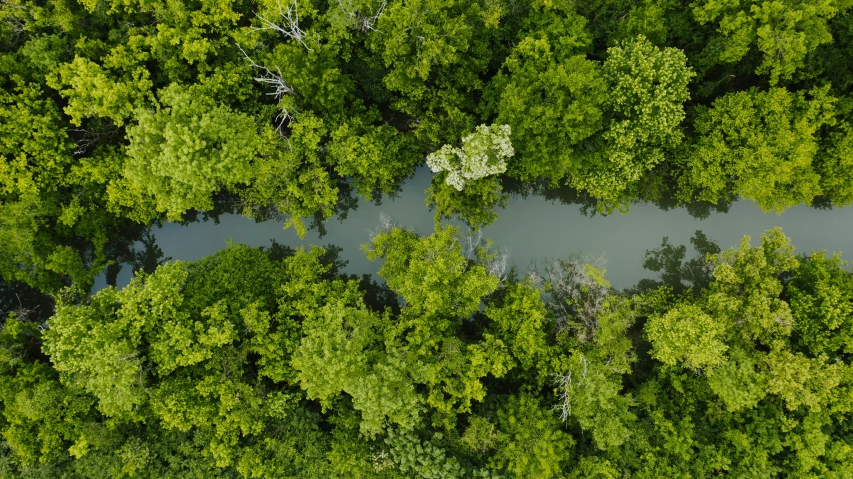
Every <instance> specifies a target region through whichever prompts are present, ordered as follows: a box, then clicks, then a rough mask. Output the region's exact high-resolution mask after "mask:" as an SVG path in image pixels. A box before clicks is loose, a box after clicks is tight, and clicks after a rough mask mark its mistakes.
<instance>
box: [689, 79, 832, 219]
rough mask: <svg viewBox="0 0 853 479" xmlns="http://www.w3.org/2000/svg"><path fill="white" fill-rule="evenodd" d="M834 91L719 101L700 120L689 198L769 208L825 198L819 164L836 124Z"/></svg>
mask: <svg viewBox="0 0 853 479" xmlns="http://www.w3.org/2000/svg"><path fill="white" fill-rule="evenodd" d="M834 103H835V99H834V98H833V97H831V96H830V95H829V94H828V90H827V89H817V90H813V91H811V92H809V94H808V96H807V95H806V94H805V93H804V92H799V93H791V92H789V91H787V90H785V89H783V88H774V89H771V90H769V91H759V90H757V89H752V90H749V91H745V92H738V93H730V94H728V95H725V96H723V97H721V98H719V99H717V100H716V101H715V102H714V104H713V108H710V109H703V110H701V111H700V113H699V115H698V116H697V118H696V123H695V128H696V133H697V134H698V140H697V142H696V144H695V146H694V147H693V148H692V149H691V151H690V152H689V153H688V154H687V156H686V158H684V159H683V160H682V162H683V163H682V168H683V176H682V178H681V188H682V195H685V197H690V196H691V195H695V197H696V198H698V199H701V200H705V201H712V202H715V201H719V200H721V199H723V200H726V199H733V197H734V196H735V195H739V196H742V197H744V198H748V199H751V200H754V201H755V202H756V203H757V204H758V205H759V206H760V207H761V208H762V209H764V210H770V209H773V210H776V211H782V210H784V209H785V208H788V207H790V206H794V205H797V204H800V203H806V204H810V203H811V202H812V200H813V199H814V198H815V196H817V195H820V194H821V186H820V184H821V178H820V176H819V175H818V173H817V172H816V171H815V169H814V166H813V163H814V162H815V156H816V154H817V151H818V146H819V144H818V139H819V131H820V128H821V127H822V126H823V125H831V124H832V123H833V122H834V119H833V116H832V115H833V105H834Z"/></svg>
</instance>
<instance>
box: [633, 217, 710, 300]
mask: <svg viewBox="0 0 853 479" xmlns="http://www.w3.org/2000/svg"><path fill="white" fill-rule="evenodd" d="M690 244H691V245H692V247H693V250H694V252H695V255H694V256H693V257H692V258H691V259H689V260H687V261H685V260H684V258H685V256H686V255H687V246H685V245H679V246H674V245H672V244H670V242H669V238H668V237H666V236H664V237H663V240H662V241H661V245H660V248H654V249H651V250H646V254H645V259H644V260H643V269H646V270H648V271H651V272H654V273H658V278H657V279H651V278H647V279H642V280H640V281H639V282H638V283H637V284H636V286H634V287H632V288H627V289H626V290H625V291H626V292H648V291H651V290H653V289H656V288H658V287H660V286H667V287H669V288H671V289H672V291H673V292H674V293H676V294H681V293H684V292H687V291H691V292H692V293H693V294H695V295H698V294H699V293H700V292H701V291H702V290H703V289H705V288H707V287H708V285H709V284H711V281H712V280H713V279H714V277H713V270H712V269H711V267H709V266H708V262H707V257H708V255H716V254H719V253H720V251H721V250H720V247H719V245H717V243H716V242H715V241H713V240H711V239H709V238H708V237H707V236H706V235H705V234H704V233H703V232H702V231H701V230H696V232H695V233H694V234H693V236H691V237H690Z"/></svg>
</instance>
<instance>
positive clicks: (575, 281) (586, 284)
mask: <svg viewBox="0 0 853 479" xmlns="http://www.w3.org/2000/svg"><path fill="white" fill-rule="evenodd" d="M603 261H604V260H603V258H598V259H596V260H593V261H592V262H583V261H580V260H579V259H575V260H557V261H555V262H553V263H551V264H549V265H548V266H546V267H545V275H544V277H543V278H542V280H543V282H544V283H545V284H547V285H548V288H547V292H548V294H547V295H545V296H544V297H543V299H544V300H545V304H546V305H547V306H548V308H549V309H550V310H551V311H553V312H554V315H555V316H556V319H557V327H559V328H563V329H565V328H571V329H575V330H576V331H575V332H576V334H577V337H578V339H580V340H581V341H585V340H589V339H592V338H593V337H594V336H595V331H596V329H597V326H598V323H597V320H596V319H597V317H598V314H599V313H600V312H601V311H602V309H603V308H604V304H605V301H606V298H607V294H608V292H609V289H610V288H609V287H608V286H606V285H603V284H601V283H599V281H598V280H597V279H596V278H594V277H593V276H592V275H590V272H589V268H588V266H586V265H587V264H592V265H593V266H595V267H599V266H600V265H601V264H602V263H603ZM534 274H535V273H534ZM536 276H538V275H536Z"/></svg>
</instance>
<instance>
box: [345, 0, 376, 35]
mask: <svg viewBox="0 0 853 479" xmlns="http://www.w3.org/2000/svg"><path fill="white" fill-rule="evenodd" d="M344 1H346V3H347V4H348V5H344ZM387 4H388V2H387V0H382V3H380V4H379V8H377V9H376V11H375V12H373V13H363V12H359V11H357V10H356V9H355V8H354V7H353V5H352V0H338V5H340V7H341V10H342V11H343V12H344V15H346V16H348V17H349V18H350V20H352V23H353V25H355V27H356V28H357V29H359V30H360V31H362V32H367V31H374V32H377V33H382V32H381V31H380V30H378V29H376V28H375V27H374V25H376V23H377V22H378V21H379V17H380V16H382V13H383V12H384V11H385V6H386V5H387Z"/></svg>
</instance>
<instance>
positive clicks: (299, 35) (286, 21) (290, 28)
mask: <svg viewBox="0 0 853 479" xmlns="http://www.w3.org/2000/svg"><path fill="white" fill-rule="evenodd" d="M276 5H277V6H278V15H279V17H280V18H279V22H273V21H271V20H269V19H267V18H266V17H262V16H261V15H258V13H257V12H255V16H256V17H258V20H260V21H261V24H262V25H263V26H262V27H255V28H254V30H255V31H261V30H273V31H276V32H278V33H281V34H282V35H284V36H285V37H287V38H292V39H294V40H296V41H297V42H299V43H301V44H302V46H304V47H305V48H307V49H308V50H309V51H312V50H311V47H309V46H308V44H307V43H305V40H306V36H305V32H304V31H303V30H302V29H301V28H300V27H299V11H298V9H297V6H296V0H292V1H291V2H290V4H289V5H288V6H287V8H285V9H282V7H281V2H276Z"/></svg>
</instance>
